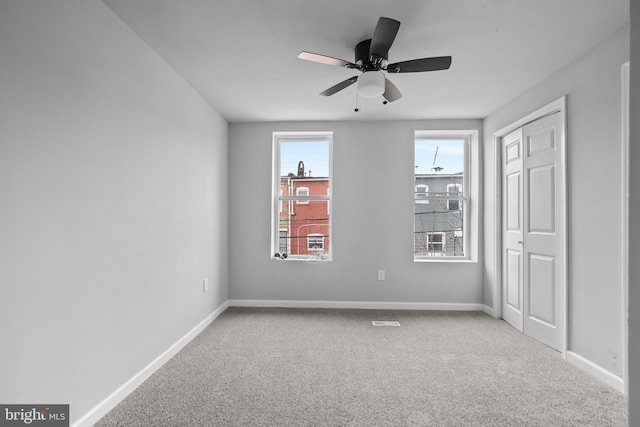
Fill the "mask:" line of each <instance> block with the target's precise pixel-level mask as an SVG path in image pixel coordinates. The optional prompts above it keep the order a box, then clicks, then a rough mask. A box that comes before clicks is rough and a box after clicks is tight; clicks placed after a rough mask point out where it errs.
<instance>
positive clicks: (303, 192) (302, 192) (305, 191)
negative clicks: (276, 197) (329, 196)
mask: <svg viewBox="0 0 640 427" xmlns="http://www.w3.org/2000/svg"><path fill="white" fill-rule="evenodd" d="M308 195H309V188H308V187H298V188H296V196H308ZM296 203H297V204H299V205H308V204H309V199H298V200H296Z"/></svg>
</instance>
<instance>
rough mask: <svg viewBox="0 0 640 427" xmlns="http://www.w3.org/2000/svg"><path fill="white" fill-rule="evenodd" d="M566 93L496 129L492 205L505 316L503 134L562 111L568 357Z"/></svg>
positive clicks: (498, 298) (498, 297) (497, 286)
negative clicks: (503, 293) (503, 291)
mask: <svg viewBox="0 0 640 427" xmlns="http://www.w3.org/2000/svg"><path fill="white" fill-rule="evenodd" d="M566 105H567V96H566V95H564V96H562V97H560V98H558V99H556V100H555V101H553V102H551V103H549V104H547V105H545V106H543V107H541V108H539V109H537V110H535V111H534V112H532V113H530V114H527V115H526V116H524V117H522V118H520V119H518V120H516V121H514V122H513V123H511V124H509V125H507V126H505V127H503V128H501V129H499V130H497V131H496V132H494V133H493V152H494V165H495V167H494V172H493V173H494V176H493V182H494V185H495V188H494V191H495V193H494V194H495V195H496V197H495V199H494V207H493V223H494V231H495V236H494V238H495V242H496V246H495V257H494V272H495V277H496V280H495V282H494V284H493V296H494V300H493V302H494V304H493V310H494V314H495V316H496V317H497V318H502V285H503V283H502V279H503V278H502V150H501V146H502V138H503V137H505V136H507V135H508V134H509V133H511V132H512V131H514V130H516V129H518V128H521V127H522V126H524V125H526V124H528V123H531V122H534V121H536V120H538V119H541V118H543V117H545V116H549V115H551V114H555V113H560V114H561V120H562V132H561V135H560V138H561V141H562V144H561V149H560V158H561V161H562V163H563V166H564V167H563V176H562V185H563V186H564V188H563V191H564V194H565V198H564V203H563V204H562V218H559V219H558V221H561V222H562V224H563V225H564V227H563V228H564V232H563V235H562V238H563V240H564V245H563V250H564V260H565V270H564V271H565V274H564V283H563V288H562V290H561V291H562V294H563V299H564V307H563V308H564V310H563V312H564V313H563V316H562V318H561V319H560V322H561V323H562V327H563V331H564V333H563V336H562V344H561V346H560V353H561V355H562V357H563V358H566V354H567V346H568V342H569V338H568V335H569V328H568V323H569V322H568V317H569V298H568V297H569V295H568V289H569V222H568V218H569V197H568V195H569V193H568V191H567V190H568V186H569V183H568V177H569V173H568V172H569V171H568V169H569V168H568V162H567V108H566Z"/></svg>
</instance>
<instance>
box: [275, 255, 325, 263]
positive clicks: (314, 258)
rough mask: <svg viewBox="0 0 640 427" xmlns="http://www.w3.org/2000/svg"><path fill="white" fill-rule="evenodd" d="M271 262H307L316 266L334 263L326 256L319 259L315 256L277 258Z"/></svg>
mask: <svg viewBox="0 0 640 427" xmlns="http://www.w3.org/2000/svg"><path fill="white" fill-rule="evenodd" d="M271 260H272V261H285V262H286V261H305V262H308V263H314V264H315V263H318V262H330V261H333V258H331V257H330V256H328V255H325V256H323V257H319V256H318V257H314V256H311V257H294V256H289V257H287V258H284V259H282V258H276V257H271Z"/></svg>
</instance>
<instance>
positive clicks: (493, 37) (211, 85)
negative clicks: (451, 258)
mask: <svg viewBox="0 0 640 427" xmlns="http://www.w3.org/2000/svg"><path fill="white" fill-rule="evenodd" d="M104 2H105V3H106V4H107V5H108V6H109V7H110V8H111V9H112V10H113V11H114V12H115V13H116V14H117V15H118V16H119V17H120V18H121V19H122V20H123V21H124V22H125V23H126V24H127V25H129V27H131V28H132V29H133V30H134V31H135V32H136V33H137V34H138V35H139V36H140V37H141V38H142V39H143V40H144V41H145V42H146V43H147V44H148V45H149V46H151V48H153V49H154V50H155V51H157V52H158V53H159V54H160V56H162V57H163V58H164V59H165V60H166V61H167V62H168V63H169V64H170V65H171V66H172V67H173V68H174V69H175V70H176V71H177V72H178V73H179V74H180V75H182V77H183V78H184V79H185V80H187V81H188V82H189V83H190V84H191V85H192V86H193V87H194V88H195V89H196V90H197V91H198V92H199V93H200V94H201V95H202V96H203V97H204V98H205V99H206V100H207V101H208V102H209V103H210V104H211V105H212V106H213V107H214V108H215V109H216V110H217V111H218V112H219V113H220V114H221V115H222V116H223V117H225V118H226V119H227V120H228V121H230V122H248V121H289V120H292V121H293V120H400V119H431V118H483V117H486V116H487V115H488V114H490V113H492V112H493V111H495V110H496V109H497V108H499V107H500V106H502V105H504V104H506V103H507V102H508V101H510V100H511V99H513V98H515V97H516V96H517V95H519V94H521V93H522V92H524V91H525V90H527V89H529V88H531V87H533V86H534V85H536V84H537V83H539V82H540V81H542V80H543V79H544V78H546V77H547V76H549V75H551V74H553V73H554V72H556V71H558V70H559V69H560V68H562V67H563V66H565V65H567V64H568V63H570V62H571V61H573V60H574V59H576V58H578V57H579V56H580V55H582V54H584V53H585V52H587V51H588V50H590V49H591V48H592V47H594V46H595V45H597V44H598V43H600V42H602V41H603V40H605V39H606V38H607V37H609V36H610V35H611V34H613V33H614V32H616V31H617V30H619V29H620V28H622V27H624V26H625V25H626V24H627V23H628V22H629V0H528V1H525V0H396V1H392V0H181V1H176V0H136V1H131V0H104ZM380 16H386V17H390V18H394V19H396V20H398V21H400V22H401V25H400V30H399V31H398V35H397V37H396V39H395V42H394V44H393V46H392V47H391V50H390V51H389V62H398V61H404V60H409V59H415V58H422V57H431V56H443V55H451V56H452V57H453V62H452V65H451V68H450V69H449V70H448V71H436V72H426V73H407V74H391V75H389V79H390V80H391V81H392V82H393V83H394V84H395V85H396V86H397V87H398V89H399V90H400V91H401V92H402V94H403V95H404V96H403V98H401V99H400V100H398V101H395V102H393V103H389V104H387V105H382V99H381V98H380V99H375V100H371V99H363V98H360V99H359V101H358V104H359V105H358V106H359V109H360V111H359V112H357V113H356V112H354V107H355V102H356V98H357V97H356V86H355V85H353V86H351V87H349V88H347V89H345V90H343V91H341V92H339V93H337V94H335V95H333V96H331V97H323V96H319V95H318V94H319V93H320V92H322V91H323V90H325V89H327V88H329V87H331V86H333V85H334V84H336V83H338V82H340V81H342V80H345V79H347V78H349V77H351V76H353V75H357V74H359V72H358V71H357V70H356V71H354V70H349V69H345V68H338V67H332V66H328V65H323V64H317V63H313V62H308V61H303V60H300V59H298V58H297V55H298V53H299V52H300V51H303V50H306V51H310V52H315V53H321V54H324V55H328V56H333V57H337V58H341V59H345V60H348V61H353V55H354V53H353V49H354V47H355V45H356V44H357V43H358V42H360V41H361V40H364V39H367V38H371V36H372V35H373V30H374V28H375V25H376V23H377V21H378V18H379V17H380Z"/></svg>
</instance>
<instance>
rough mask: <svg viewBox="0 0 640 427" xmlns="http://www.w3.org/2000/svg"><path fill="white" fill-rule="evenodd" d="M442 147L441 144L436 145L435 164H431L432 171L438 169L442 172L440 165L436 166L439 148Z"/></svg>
mask: <svg viewBox="0 0 640 427" xmlns="http://www.w3.org/2000/svg"><path fill="white" fill-rule="evenodd" d="M439 148H440V146H437V147H436V153H435V154H434V155H433V164H432V165H431V170H432V171H436V172H440V171H441V170H442V169H444V168H441V167H440V166H436V159H437V158H438V149H439Z"/></svg>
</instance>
